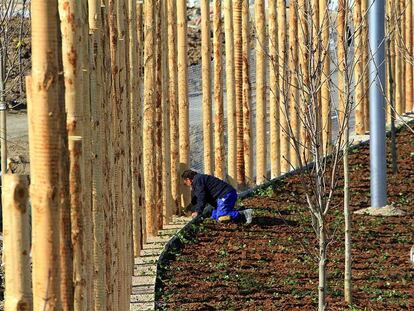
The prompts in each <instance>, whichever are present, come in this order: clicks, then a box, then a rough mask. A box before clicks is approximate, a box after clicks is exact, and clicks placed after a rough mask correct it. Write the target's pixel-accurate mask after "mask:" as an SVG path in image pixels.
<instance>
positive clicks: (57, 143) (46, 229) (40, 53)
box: [28, 0, 65, 310]
mask: <svg viewBox="0 0 414 311" xmlns="http://www.w3.org/2000/svg"><path fill="white" fill-rule="evenodd" d="M57 18H58V8H57V2H55V1H40V0H33V1H32V48H33V50H32V73H33V76H32V87H31V90H32V101H31V102H32V103H36V105H30V108H29V115H28V119H29V137H30V144H29V146H30V163H31V168H32V170H31V186H30V196H31V202H32V207H33V209H32V217H33V218H32V223H33V245H35V247H34V248H33V250H32V259H33V309H34V310H55V309H57V308H60V307H61V297H60V287H59V285H60V282H61V279H60V269H59V254H58V252H59V244H60V243H59V235H60V232H59V231H60V226H59V211H60V208H61V206H60V199H61V198H60V197H59V195H58V194H59V193H58V192H59V182H60V176H59V174H60V173H61V171H60V169H59V167H60V161H61V160H62V158H61V150H60V148H61V147H62V145H61V140H62V139H63V137H64V135H65V134H64V132H63V130H62V129H63V128H64V119H63V116H64V103H63V102H60V101H59V88H60V86H59V80H60V79H59V73H60V72H61V68H59V53H61V51H60V48H59V46H58V29H57V26H58V21H57ZM51 114H53V115H54V116H55V117H54V118H50V115H51ZM62 123H63V124H62Z"/></svg>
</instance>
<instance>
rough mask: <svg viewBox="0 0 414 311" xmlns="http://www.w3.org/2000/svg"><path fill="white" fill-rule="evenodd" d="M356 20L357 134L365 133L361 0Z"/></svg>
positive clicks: (356, 8) (354, 10) (354, 12)
mask: <svg viewBox="0 0 414 311" xmlns="http://www.w3.org/2000/svg"><path fill="white" fill-rule="evenodd" d="M352 13H353V20H354V36H353V38H354V67H355V70H354V81H355V132H356V134H357V135H363V134H365V124H364V105H363V100H364V99H363V98H364V89H363V82H362V78H363V70H364V68H363V63H362V57H363V54H362V40H361V39H362V27H363V24H362V13H361V0H356V1H355V2H354V6H353V12H352Z"/></svg>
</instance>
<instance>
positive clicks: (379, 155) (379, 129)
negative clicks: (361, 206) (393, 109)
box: [368, 0, 387, 207]
mask: <svg viewBox="0 0 414 311" xmlns="http://www.w3.org/2000/svg"><path fill="white" fill-rule="evenodd" d="M368 7H369V13H368V16H369V24H368V26H369V30H368V31H369V48H370V56H371V57H370V58H369V85H370V88H369V113H370V118H369V128H370V136H371V137H370V139H371V142H370V165H371V207H384V206H386V205H387V170H386V150H385V99H384V96H385V94H384V93H383V90H384V89H385V87H384V86H385V40H384V38H385V26H384V25H385V2H384V0H370V1H369V6H368Z"/></svg>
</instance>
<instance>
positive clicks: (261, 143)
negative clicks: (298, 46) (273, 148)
mask: <svg viewBox="0 0 414 311" xmlns="http://www.w3.org/2000/svg"><path fill="white" fill-rule="evenodd" d="M254 15H255V16H254V20H255V24H256V39H257V41H256V184H257V185H260V184H262V183H264V182H265V181H266V175H267V174H266V173H267V172H266V158H267V157H266V153H267V151H266V60H265V59H266V54H267V42H266V16H265V8H264V1H263V0H258V1H255V2H254Z"/></svg>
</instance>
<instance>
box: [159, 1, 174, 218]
mask: <svg viewBox="0 0 414 311" xmlns="http://www.w3.org/2000/svg"><path fill="white" fill-rule="evenodd" d="M161 5H162V7H161V10H162V11H161V43H162V49H161V50H162V55H161V56H162V59H161V61H162V64H161V73H162V81H161V82H162V92H161V95H162V98H161V99H162V111H163V114H162V128H163V132H162V154H163V162H162V174H163V175H162V180H163V184H162V187H163V189H164V191H163V218H164V220H163V223H164V224H168V223H170V222H171V217H172V206H171V203H172V197H171V158H170V156H171V149H170V139H171V138H170V101H169V96H168V76H169V70H168V23H167V16H168V15H167V1H162V2H161Z"/></svg>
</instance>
